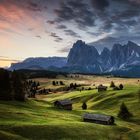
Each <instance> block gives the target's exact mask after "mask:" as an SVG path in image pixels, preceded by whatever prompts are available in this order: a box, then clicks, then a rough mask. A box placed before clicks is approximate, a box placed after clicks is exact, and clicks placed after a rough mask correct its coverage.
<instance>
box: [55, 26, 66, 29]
mask: <svg viewBox="0 0 140 140" xmlns="http://www.w3.org/2000/svg"><path fill="white" fill-rule="evenodd" d="M56 28H57V29H66V28H67V26H65V25H58V26H57V27H56Z"/></svg>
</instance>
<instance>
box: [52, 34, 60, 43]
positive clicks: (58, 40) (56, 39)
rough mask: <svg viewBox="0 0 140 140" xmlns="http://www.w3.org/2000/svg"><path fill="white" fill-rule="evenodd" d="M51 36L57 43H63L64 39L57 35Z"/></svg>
mask: <svg viewBox="0 0 140 140" xmlns="http://www.w3.org/2000/svg"><path fill="white" fill-rule="evenodd" d="M50 36H51V37H53V38H55V40H54V41H55V42H61V41H63V38H61V37H59V36H58V35H57V34H56V33H50Z"/></svg>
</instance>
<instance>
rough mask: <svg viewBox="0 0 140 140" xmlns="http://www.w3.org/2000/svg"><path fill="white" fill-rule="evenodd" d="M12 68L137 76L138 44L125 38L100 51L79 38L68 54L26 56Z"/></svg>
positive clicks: (138, 72) (139, 71) (11, 68)
mask: <svg viewBox="0 0 140 140" xmlns="http://www.w3.org/2000/svg"><path fill="white" fill-rule="evenodd" d="M13 69H48V70H53V71H61V72H70V73H91V74H105V73H109V74H115V75H120V76H129V77H140V46H138V45H137V44H136V43H133V42H131V41H128V43H127V44H126V45H121V44H117V43H115V44H114V45H113V47H112V49H108V48H106V47H104V48H103V49H102V51H101V52H99V51H98V50H97V49H96V47H94V46H93V45H89V44H86V43H85V42H83V41H82V40H78V41H77V42H76V43H74V44H73V46H72V48H71V49H70V52H69V54H68V57H67V58H65V57H49V58H28V59H26V60H24V61H23V62H20V63H16V64H12V65H11V67H10V70H13Z"/></svg>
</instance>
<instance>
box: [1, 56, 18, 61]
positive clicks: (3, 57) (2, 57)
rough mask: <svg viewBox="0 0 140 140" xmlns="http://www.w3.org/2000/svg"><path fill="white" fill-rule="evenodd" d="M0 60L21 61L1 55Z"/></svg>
mask: <svg viewBox="0 0 140 140" xmlns="http://www.w3.org/2000/svg"><path fill="white" fill-rule="evenodd" d="M0 61H10V62H19V60H16V59H10V58H9V57H7V56H0Z"/></svg>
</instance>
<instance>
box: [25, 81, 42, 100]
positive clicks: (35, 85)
mask: <svg viewBox="0 0 140 140" xmlns="http://www.w3.org/2000/svg"><path fill="white" fill-rule="evenodd" d="M26 84H27V86H28V89H29V97H32V98H35V95H36V93H37V90H39V86H40V83H39V82H36V81H32V80H29V81H26Z"/></svg>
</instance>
